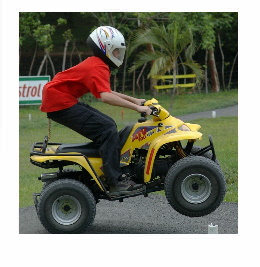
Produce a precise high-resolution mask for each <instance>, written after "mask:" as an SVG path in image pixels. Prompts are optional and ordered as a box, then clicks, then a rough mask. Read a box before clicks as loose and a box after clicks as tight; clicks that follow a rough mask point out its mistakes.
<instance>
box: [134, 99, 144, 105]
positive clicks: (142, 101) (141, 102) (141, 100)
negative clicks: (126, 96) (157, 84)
mask: <svg viewBox="0 0 260 267" xmlns="http://www.w3.org/2000/svg"><path fill="white" fill-rule="evenodd" d="M145 102H146V99H139V98H136V101H135V104H136V105H138V106H143V104H144V103H145Z"/></svg>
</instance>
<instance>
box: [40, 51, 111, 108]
mask: <svg viewBox="0 0 260 267" xmlns="http://www.w3.org/2000/svg"><path fill="white" fill-rule="evenodd" d="M89 92H90V93H92V94H93V95H94V96H95V97H96V98H100V93H101V92H111V88H110V70H109V67H108V65H106V64H105V63H104V62H103V61H102V60H101V59H100V58H98V57H94V56H93V57H89V58H87V59H85V60H84V61H83V62H81V63H79V64H78V65H76V66H74V67H72V68H70V69H67V70H65V71H62V72H59V73H57V74H56V75H55V76H54V78H53V79H52V80H51V81H50V82H48V83H47V84H46V85H45V86H44V88H43V91H42V105H41V106H40V110H41V111H43V112H53V111H58V110H61V109H65V108H69V107H71V106H73V105H75V104H76V103H77V102H78V98H80V97H81V96H83V95H84V94H86V93H89Z"/></svg>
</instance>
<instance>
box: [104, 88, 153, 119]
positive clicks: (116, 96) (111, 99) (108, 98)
mask: <svg viewBox="0 0 260 267" xmlns="http://www.w3.org/2000/svg"><path fill="white" fill-rule="evenodd" d="M121 96H124V97H121ZM100 98H101V101H102V102H104V103H106V104H109V105H112V106H119V107H124V108H129V109H132V110H135V111H137V112H140V113H142V112H145V113H146V114H147V115H150V114H151V109H150V108H149V107H147V106H140V105H138V104H135V103H134V102H132V101H135V100H134V99H136V98H134V97H131V96H126V95H123V94H120V93H117V92H111V93H109V92H102V93H100ZM130 99H131V100H132V101H130ZM136 100H137V99H136ZM136 103H137V102H136Z"/></svg>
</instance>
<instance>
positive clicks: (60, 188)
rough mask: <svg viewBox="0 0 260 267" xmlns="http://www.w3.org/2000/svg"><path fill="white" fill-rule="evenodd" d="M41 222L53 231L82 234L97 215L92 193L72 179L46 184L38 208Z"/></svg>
mask: <svg viewBox="0 0 260 267" xmlns="http://www.w3.org/2000/svg"><path fill="white" fill-rule="evenodd" d="M37 209H38V210H37V213H38V217H39V219H40V221H41V223H42V225H43V226H44V227H45V228H46V229H47V230H48V231H49V232H50V233H54V234H79V233H82V232H84V231H85V230H86V228H87V227H89V226H90V225H91V224H92V223H93V221H94V218H95V215H96V201H95V198H94V196H93V194H92V192H91V191H90V190H89V189H88V188H87V187H86V186H85V185H84V184H82V183H81V182H78V181H75V180H72V179H61V180H57V181H54V182H52V183H50V184H48V185H46V187H44V189H43V191H42V193H41V196H40V200H39V203H38V207H37Z"/></svg>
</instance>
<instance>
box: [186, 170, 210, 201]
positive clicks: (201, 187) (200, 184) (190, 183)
mask: <svg viewBox="0 0 260 267" xmlns="http://www.w3.org/2000/svg"><path fill="white" fill-rule="evenodd" d="M211 190H212V189H211V183H210V181H209V179H208V178H207V177H206V176H204V175H202V174H191V175H189V176H187V177H186V178H185V179H184V180H183V182H182V184H181V193H182V196H183V198H184V199H185V200H186V201H188V202H189V203H192V204H199V203H202V202H204V201H205V200H207V199H208V197H209V196H210V194H211Z"/></svg>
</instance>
